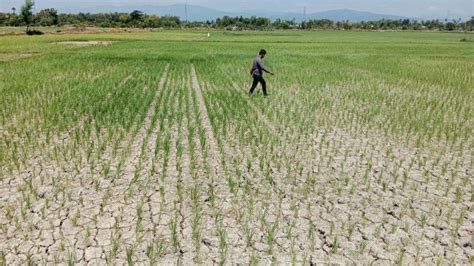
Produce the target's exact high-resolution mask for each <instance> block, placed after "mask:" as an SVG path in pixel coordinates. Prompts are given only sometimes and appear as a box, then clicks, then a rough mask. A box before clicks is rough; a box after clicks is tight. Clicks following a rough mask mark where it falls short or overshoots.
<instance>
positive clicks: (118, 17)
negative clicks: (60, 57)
mask: <svg viewBox="0 0 474 266" xmlns="http://www.w3.org/2000/svg"><path fill="white" fill-rule="evenodd" d="M33 6H34V1H33V0H25V3H24V5H23V6H22V7H21V10H20V12H17V10H16V9H15V8H12V10H11V12H8V13H0V26H25V27H26V31H27V32H29V31H30V27H31V26H65V25H70V26H78V27H87V26H93V27H104V28H119V27H120V28H214V29H227V30H273V29H300V30H446V31H472V30H473V27H474V17H472V18H471V20H469V21H465V22H463V21H461V20H452V21H440V20H423V21H417V20H410V19H398V20H396V19H382V20H377V21H361V22H351V21H332V20H329V19H310V20H306V21H303V22H296V21H295V20H281V19H276V20H274V21H271V20H270V19H268V18H264V17H250V18H247V17H228V16H224V17H222V18H218V19H216V20H211V21H203V22H188V21H183V20H181V19H180V18H179V17H177V16H156V15H147V14H145V13H143V12H142V11H139V10H135V11H133V12H131V13H116V12H115V13H97V14H91V13H78V14H60V13H58V11H57V10H56V9H54V8H47V9H44V10H41V11H39V12H38V13H36V14H33V12H32V8H33Z"/></svg>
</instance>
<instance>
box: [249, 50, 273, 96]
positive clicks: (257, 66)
mask: <svg viewBox="0 0 474 266" xmlns="http://www.w3.org/2000/svg"><path fill="white" fill-rule="evenodd" d="M266 55H267V51H265V49H262V50H260V52H259V53H258V56H257V58H255V60H254V61H253V65H252V69H251V70H250V74H251V75H252V77H253V83H252V88H250V92H249V94H250V95H251V94H252V93H253V91H254V90H255V88H256V87H257V85H258V83H259V82H260V84H262V91H263V96H267V95H268V94H267V83H266V82H265V80H264V79H263V72H267V73H269V74H270V75H273V72H271V71H270V70H268V69H266V68H265V67H264V66H263V59H264V58H265V56H266Z"/></svg>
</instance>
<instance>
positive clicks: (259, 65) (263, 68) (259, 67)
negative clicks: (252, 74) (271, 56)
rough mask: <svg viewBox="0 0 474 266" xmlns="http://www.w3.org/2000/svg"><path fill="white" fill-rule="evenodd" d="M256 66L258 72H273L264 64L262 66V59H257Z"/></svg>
mask: <svg viewBox="0 0 474 266" xmlns="http://www.w3.org/2000/svg"><path fill="white" fill-rule="evenodd" d="M257 67H258V69H259V70H260V73H262V71H265V72H267V73H269V74H273V73H272V72H271V71H270V70H268V69H266V68H265V66H263V64H262V60H257Z"/></svg>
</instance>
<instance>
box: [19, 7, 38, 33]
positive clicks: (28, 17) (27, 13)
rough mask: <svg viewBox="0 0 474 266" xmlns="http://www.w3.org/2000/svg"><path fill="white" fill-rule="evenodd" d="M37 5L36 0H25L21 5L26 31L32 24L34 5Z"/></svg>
mask: <svg viewBox="0 0 474 266" xmlns="http://www.w3.org/2000/svg"><path fill="white" fill-rule="evenodd" d="M34 5H35V1H33V0H25V4H24V5H23V6H22V7H21V18H22V20H23V22H24V23H25V24H26V32H28V31H29V30H30V24H31V22H32V20H33V12H32V11H31V10H32V9H33V6H34Z"/></svg>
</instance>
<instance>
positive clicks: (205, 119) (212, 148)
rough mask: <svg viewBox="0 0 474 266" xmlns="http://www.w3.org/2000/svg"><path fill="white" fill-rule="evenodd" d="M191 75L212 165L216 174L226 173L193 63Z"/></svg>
mask: <svg viewBox="0 0 474 266" xmlns="http://www.w3.org/2000/svg"><path fill="white" fill-rule="evenodd" d="M191 77H192V87H193V89H194V91H195V92H196V97H197V100H198V107H199V112H200V114H201V122H202V126H203V127H204V129H205V130H206V132H205V133H206V141H207V143H208V144H209V152H210V159H211V165H212V167H213V169H214V171H215V172H214V174H215V176H216V177H220V176H222V174H223V173H224V171H223V169H222V167H221V162H222V160H221V154H220V152H219V148H218V146H217V141H216V138H215V137H214V133H213V131H212V125H211V120H210V119H209V114H208V113H207V108H206V103H205V101H204V97H203V96H202V91H201V86H200V85H199V81H198V78H197V75H196V70H195V68H194V65H191Z"/></svg>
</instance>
